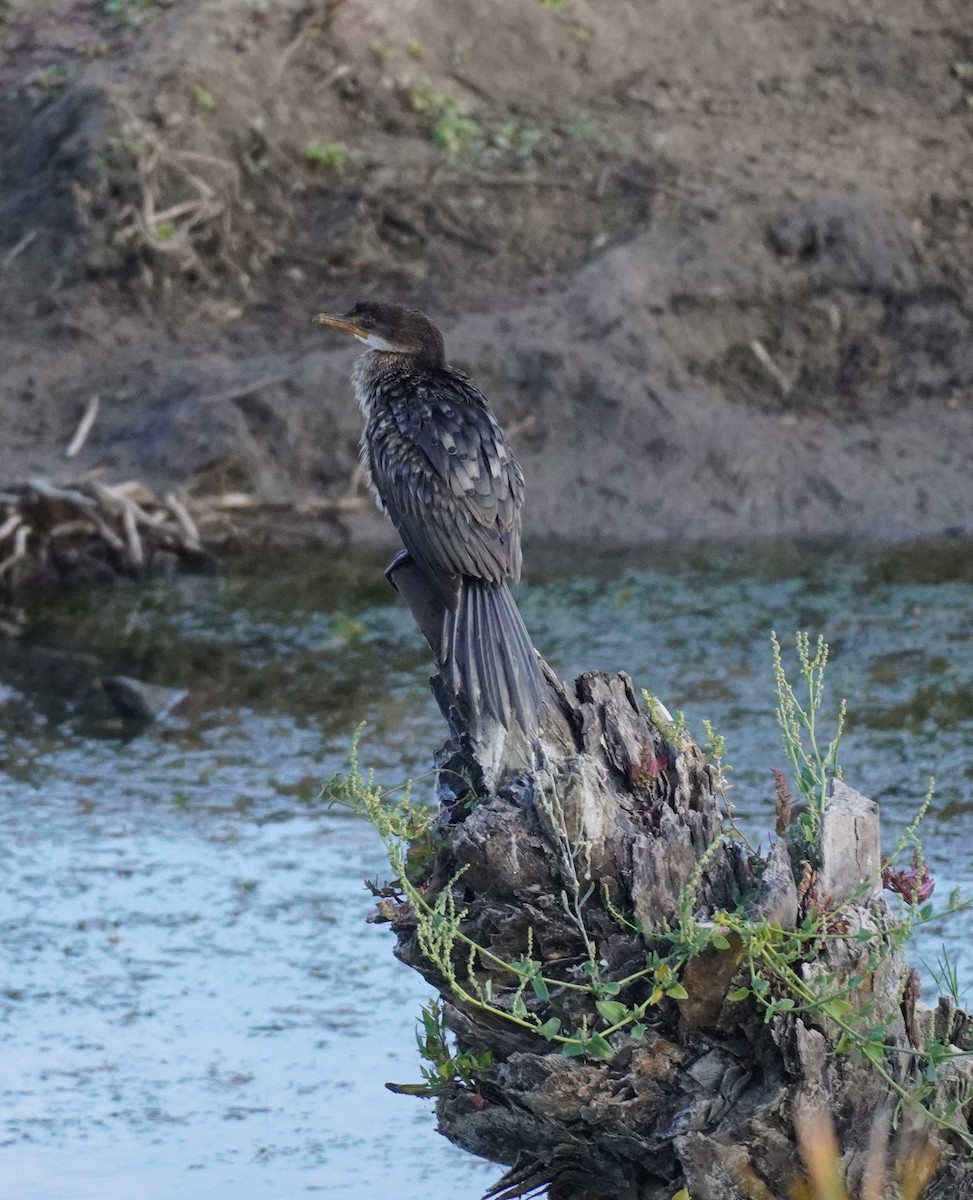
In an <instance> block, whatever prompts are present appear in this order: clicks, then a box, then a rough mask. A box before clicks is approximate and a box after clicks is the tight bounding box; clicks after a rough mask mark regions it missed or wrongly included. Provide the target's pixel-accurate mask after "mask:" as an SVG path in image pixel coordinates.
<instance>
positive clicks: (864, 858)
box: [817, 779, 882, 904]
mask: <svg viewBox="0 0 973 1200" xmlns="http://www.w3.org/2000/svg"><path fill="white" fill-rule="evenodd" d="M820 854H821V865H820V867H819V868H818V872H817V887H818V891H819V893H820V894H821V895H822V896H827V897H829V898H830V899H831V900H832V901H833V902H834V903H835V904H843V903H844V902H845V901H846V900H850V899H851V898H852V897H853V896H854V897H856V898H860V899H862V900H866V899H875V898H876V897H878V896H880V895H881V893H882V850H881V840H880V836H879V817H878V805H877V804H876V803H875V801H874V800H869V799H868V798H867V797H865V796H863V795H862V794H861V793H860V792H856V791H855V790H854V788H850V787H848V785H847V784H845V783H842V782H841V780H840V779H835V780H833V781H832V784H831V790H830V794H829V796H828V803H827V807H826V808H825V811H824V819H823V821H822V824H821V846H820Z"/></svg>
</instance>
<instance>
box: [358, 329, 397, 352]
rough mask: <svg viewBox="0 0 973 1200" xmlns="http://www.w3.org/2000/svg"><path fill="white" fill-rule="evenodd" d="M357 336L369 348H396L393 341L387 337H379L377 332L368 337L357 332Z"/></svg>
mask: <svg viewBox="0 0 973 1200" xmlns="http://www.w3.org/2000/svg"><path fill="white" fill-rule="evenodd" d="M355 337H356V338H357V339H358V340H359V341H360V342H362V343H363V344H364V345H366V346H367V347H368V348H369V350H394V349H395V347H394V346H393V345H392V343H391V342H387V341H386V340H385V338H383V337H379V335H378V334H377V333H370V334H368V336H367V337H362V335H361V334H360V333H356V334H355Z"/></svg>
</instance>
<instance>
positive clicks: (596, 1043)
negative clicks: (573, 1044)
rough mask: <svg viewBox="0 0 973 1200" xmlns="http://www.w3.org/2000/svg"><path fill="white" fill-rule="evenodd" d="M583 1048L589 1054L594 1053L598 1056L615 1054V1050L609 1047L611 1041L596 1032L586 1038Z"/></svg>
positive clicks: (612, 1055) (612, 1056)
mask: <svg viewBox="0 0 973 1200" xmlns="http://www.w3.org/2000/svg"><path fill="white" fill-rule="evenodd" d="M585 1049H586V1050H587V1051H588V1053H589V1054H594V1055H596V1056H597V1057H598V1058H614V1056H615V1051H614V1050H613V1049H612V1048H611V1043H610V1042H608V1041H606V1040H605V1038H603V1037H602V1036H601V1034H600V1033H596V1034H595V1035H594V1036H593V1037H591V1038H589V1039H588V1044H587V1046H585Z"/></svg>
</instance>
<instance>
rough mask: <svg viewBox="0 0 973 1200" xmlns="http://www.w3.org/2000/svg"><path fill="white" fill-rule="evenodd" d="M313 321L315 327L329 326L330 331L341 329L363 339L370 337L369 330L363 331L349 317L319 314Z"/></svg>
mask: <svg viewBox="0 0 973 1200" xmlns="http://www.w3.org/2000/svg"><path fill="white" fill-rule="evenodd" d="M311 320H312V321H313V323H314V324H315V325H327V326H328V328H329V329H341V330H343V331H344V332H345V333H353V334H354V335H355V337H360V338H363V337H367V336H368V330H367V329H362V327H361V326H360V325H356V324H355V322H354V321H349V320H348V318H347V316H343V315H337V316H332V315H330V314H329V313H318V314H317V315H316V316H314V317H312V318H311Z"/></svg>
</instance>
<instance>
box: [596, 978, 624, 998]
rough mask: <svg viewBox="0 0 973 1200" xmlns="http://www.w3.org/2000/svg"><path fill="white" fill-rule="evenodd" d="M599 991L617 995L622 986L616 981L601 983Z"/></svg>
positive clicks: (606, 994)
mask: <svg viewBox="0 0 973 1200" xmlns="http://www.w3.org/2000/svg"><path fill="white" fill-rule="evenodd" d="M598 991H599V993H600V994H601V995H602V996H617V995H618V993H619V992H620V991H621V986H620V985H619V984H617V983H614V982H611V981H610V982H608V983H600V984H599V985H598Z"/></svg>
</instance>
